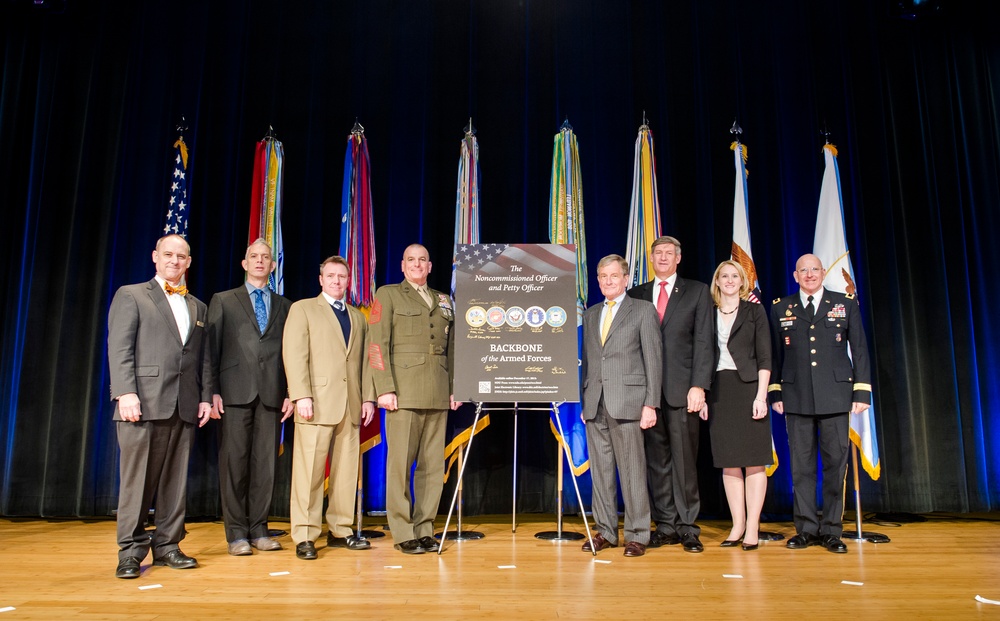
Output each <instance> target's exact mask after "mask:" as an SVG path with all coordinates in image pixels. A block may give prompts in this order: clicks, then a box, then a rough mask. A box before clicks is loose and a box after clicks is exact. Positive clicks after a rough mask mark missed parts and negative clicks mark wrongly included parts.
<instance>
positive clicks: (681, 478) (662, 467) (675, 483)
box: [643, 401, 701, 535]
mask: <svg viewBox="0 0 1000 621" xmlns="http://www.w3.org/2000/svg"><path fill="white" fill-rule="evenodd" d="M700 422H701V419H699V418H698V415H697V414H692V413H691V412H688V411H687V407H686V406H685V407H680V408H672V407H670V406H669V405H668V404H667V403H666V402H665V401H661V403H660V412H659V415H658V416H657V417H656V425H654V426H652V427H650V428H649V429H646V430H644V431H643V440H644V444H645V447H646V479H647V483H648V485H649V504H650V510H651V514H652V518H653V521H654V522H655V523H656V530H657V531H659V532H662V533H666V534H668V535H670V534H674V533H676V534H678V535H683V534H685V533H694V534H695V535H699V534H701V528H699V527H698V525H697V524H695V521H696V520H697V519H698V511H700V510H701V500H700V498H699V496H698V432H699V429H700V427H699V425H700Z"/></svg>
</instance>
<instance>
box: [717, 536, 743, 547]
mask: <svg viewBox="0 0 1000 621" xmlns="http://www.w3.org/2000/svg"><path fill="white" fill-rule="evenodd" d="M741 541H743V535H740V536H739V537H738V538H736V539H726V540H725V541H723V542H722V543H720V544H719V547H720V548H735V547H736V546H738V545H740V542H741Z"/></svg>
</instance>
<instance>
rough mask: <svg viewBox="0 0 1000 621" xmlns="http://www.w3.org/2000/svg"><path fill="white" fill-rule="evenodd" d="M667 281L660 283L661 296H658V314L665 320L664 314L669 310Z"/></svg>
mask: <svg viewBox="0 0 1000 621" xmlns="http://www.w3.org/2000/svg"><path fill="white" fill-rule="evenodd" d="M667 299H668V298H667V281H665V280H664V281H663V282H661V283H660V297H658V298H656V314H657V315H659V316H660V321H663V315H665V314H666V312H667Z"/></svg>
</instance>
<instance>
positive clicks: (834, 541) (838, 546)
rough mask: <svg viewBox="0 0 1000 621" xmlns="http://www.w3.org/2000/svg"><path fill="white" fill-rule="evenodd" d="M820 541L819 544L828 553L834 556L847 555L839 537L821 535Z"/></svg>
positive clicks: (845, 547)
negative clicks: (832, 553) (834, 554)
mask: <svg viewBox="0 0 1000 621" xmlns="http://www.w3.org/2000/svg"><path fill="white" fill-rule="evenodd" d="M820 540H821V541H820V543H822V544H823V547H824V548H826V549H827V550H828V551H830V552H834V553H836V554H847V546H846V545H844V542H843V541H841V540H840V538H839V537H836V536H834V535H823V536H822V537H821V538H820Z"/></svg>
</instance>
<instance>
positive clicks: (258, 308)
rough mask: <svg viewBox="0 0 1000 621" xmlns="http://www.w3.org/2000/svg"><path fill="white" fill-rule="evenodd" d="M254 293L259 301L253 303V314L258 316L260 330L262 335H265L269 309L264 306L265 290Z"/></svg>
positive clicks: (256, 290) (257, 290)
mask: <svg viewBox="0 0 1000 621" xmlns="http://www.w3.org/2000/svg"><path fill="white" fill-rule="evenodd" d="M254 293H255V294H256V295H257V299H255V300H254V303H253V314H254V315H256V316H257V326H258V327H259V328H260V333H261V334H264V328H266V327H267V307H266V306H264V290H263V289H255V290H254Z"/></svg>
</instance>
